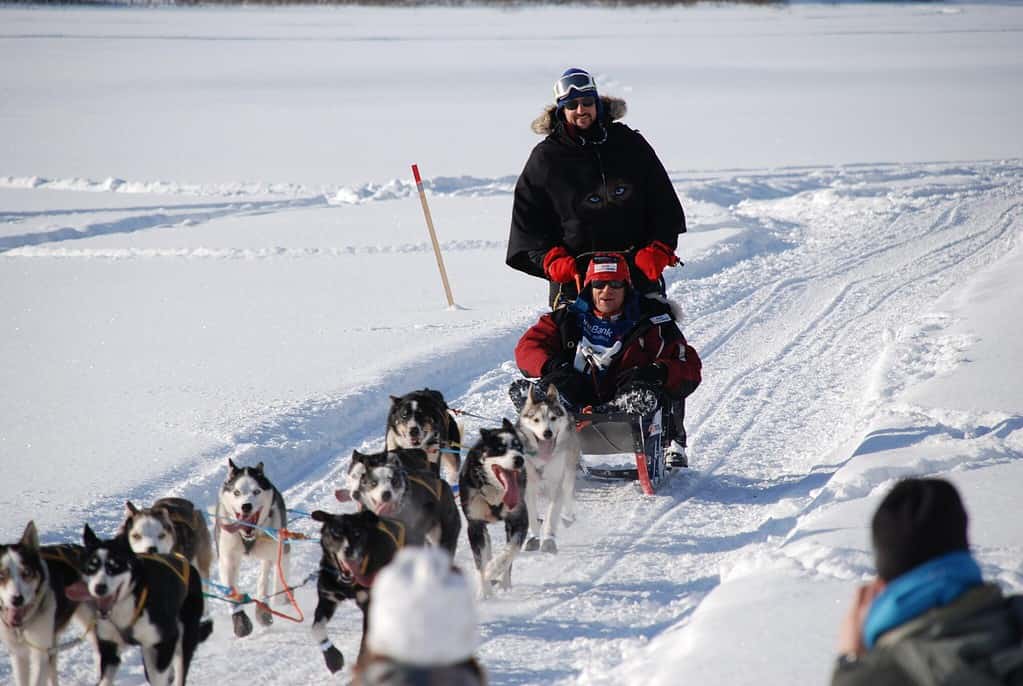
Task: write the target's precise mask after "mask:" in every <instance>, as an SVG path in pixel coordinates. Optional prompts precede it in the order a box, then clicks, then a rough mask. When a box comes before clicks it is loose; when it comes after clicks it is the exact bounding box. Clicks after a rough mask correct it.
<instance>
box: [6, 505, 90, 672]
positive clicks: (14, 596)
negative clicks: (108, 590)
mask: <svg viewBox="0 0 1023 686" xmlns="http://www.w3.org/2000/svg"><path fill="white" fill-rule="evenodd" d="M81 553H82V548H81V546H71V545H51V546H43V547H40V546H39V535H38V534H37V533H36V525H35V522H29V523H28V526H26V527H25V532H24V533H23V534H22V535H21V540H20V541H18V542H17V543H13V544H10V545H0V638H3V641H4V643H5V644H7V650H8V652H10V654H11V666H12V668H13V671H14V683H15V684H18V686H28V684H40V685H41V684H44V683H45V684H53V685H54V686H55V685H56V683H57V637H58V636H59V635H60V633H61V632H62V631H63V630H64V629H65V628H66V627H67V625H68V623H69V622H70V620H71V617H72V616H76V617H77V618H78V620H79V622H80V623H82V624H83V625H85V624H87V622H88V615H89V614H90V611H89V609H88V608H86V607H82V606H80V604H79V603H78V601H75V600H71V599H70V598H68V597H67V596H66V595H65V593H64V589H65V588H66V587H68V586H70V585H71V584H74V583H76V582H78V581H80V580H81V575H80V574H79V573H78V564H79V560H80V557H81Z"/></svg>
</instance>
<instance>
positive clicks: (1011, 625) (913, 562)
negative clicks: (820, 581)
mask: <svg viewBox="0 0 1023 686" xmlns="http://www.w3.org/2000/svg"><path fill="white" fill-rule="evenodd" d="M966 528H967V515H966V510H965V508H964V507H963V503H962V500H961V499H960V497H959V493H958V492H957V491H956V489H955V487H954V486H953V485H952V484H951V483H949V482H948V481H945V480H943V479H916V478H914V479H905V480H903V481H901V482H899V483H898V484H896V486H895V487H894V488H893V489H892V491H891V492H890V493H889V494H888V495H887V496H886V497H885V498H884V500H883V501H882V502H881V505H880V506H879V507H878V509H877V512H876V513H875V514H874V519H873V521H872V523H871V533H872V539H873V548H874V562H875V565H876V567H877V574H878V576H877V579H875V580H874V581H873V582H871V583H869V584H866V585H864V586H861V587H860V588H859V589H858V590H857V593H856V597H855V600H854V602H853V606H852V608H851V609H850V611H849V614H848V615H847V616H846V618H845V621H844V622H843V625H842V631H841V634H840V638H839V652H840V655H839V658H838V663H837V664H836V666H835V670H834V673H833V675H832V679H831V683H832V686H859V685H861V684H862V685H863V686H867V685H868V684H869V685H870V686H889V685H890V686H896V685H899V686H905V685H909V684H916V685H920V686H923V685H934V686H938V685H941V686H953V685H955V686H958V685H962V686H987V685H992V686H994V685H995V684H1014V685H1019V684H1023V597H1021V596H1013V597H1008V598H1007V597H1005V596H1004V595H1003V594H1002V591H1001V589H1000V588H999V587H998V586H997V585H996V584H992V583H985V582H984V580H983V577H982V575H981V570H980V567H979V566H978V565H977V562H976V560H975V559H974V558H973V556H972V555H971V554H970V549H969V542H968V540H967V535H966Z"/></svg>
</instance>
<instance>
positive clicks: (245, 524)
mask: <svg viewBox="0 0 1023 686" xmlns="http://www.w3.org/2000/svg"><path fill="white" fill-rule="evenodd" d="M227 465H228V472H227V479H226V480H225V481H224V485H223V486H221V487H220V497H219V498H218V500H217V529H216V532H215V533H214V539H215V541H216V544H217V557H218V559H219V564H220V581H221V583H224V584H227V585H228V586H230V587H231V588H235V587H236V586H237V584H238V568H239V566H241V562H242V559H243V558H246V557H248V558H253V559H256V560H259V561H260V569H259V580H258V581H257V582H256V597H257V598H259V599H260V600H262V601H263V602H264V603H266V602H267V601H268V600H269V596H268V594H267V586H268V584H269V582H270V578H271V577H273V589H274V594H275V595H277V594H278V593H280V592H281V591H282V590H284V589H283V584H286V583H287V581H286V579H287V574H288V562H289V561H290V559H291V546H290V545H289V544H284V554H283V555H282V557H281V570H282V574H283V575H284V579H281V578H280V577H279V576H278V575H275V574H274V573H273V566H274V563H275V562H276V561H277V545H278V543H277V541H276V540H275V539H274V538H272V537H271V536H270V535H269V534H267V533H266V532H265V531H263V528H272V529H283V528H284V526H285V524H286V523H287V509H286V508H285V507H284V498H283V497H282V496H281V493H280V491H278V490H277V489H276V488H274V485H273V484H272V483H270V480H269V479H267V478H266V475H265V474H264V473H263V463H262V462H260V463H259V464H257V465H256V466H255V467H239V466H238V465H236V464H235V463H234V462H233V461H232V460H230V459H228V461H227ZM279 600H280V602H286V600H287V599H286V598H284V597H283V596H279ZM256 619H257V620H258V621H259V623H260V624H262V625H263V626H270V624H272V623H273V615H272V614H270V612H269V611H268V610H265V609H263V608H260V609H258V610H257V611H256ZM231 620H232V622H233V624H234V634H235V636H238V637H243V636H248V635H249V634H250V633H252V620H250V619H249V616H248V615H247V614H245V609H244V605H236V606H235V609H234V614H233V615H232V617H231Z"/></svg>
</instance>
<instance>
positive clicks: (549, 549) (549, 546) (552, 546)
mask: <svg viewBox="0 0 1023 686" xmlns="http://www.w3.org/2000/svg"><path fill="white" fill-rule="evenodd" d="M540 552H541V553H550V554H551V555H557V554H558V544H557V543H555V542H554V539H553V538H545V539H543V543H541V544H540Z"/></svg>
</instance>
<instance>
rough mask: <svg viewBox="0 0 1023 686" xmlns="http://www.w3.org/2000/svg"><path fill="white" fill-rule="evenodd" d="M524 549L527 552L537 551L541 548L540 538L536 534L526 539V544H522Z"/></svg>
mask: <svg viewBox="0 0 1023 686" xmlns="http://www.w3.org/2000/svg"><path fill="white" fill-rule="evenodd" d="M522 549H523V550H525V551H526V552H527V553H532V552H536V551H537V550H539V549H540V539H539V538H537V537H536V536H530V537H529V540H527V541H526V544H525V545H524V546H522Z"/></svg>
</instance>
